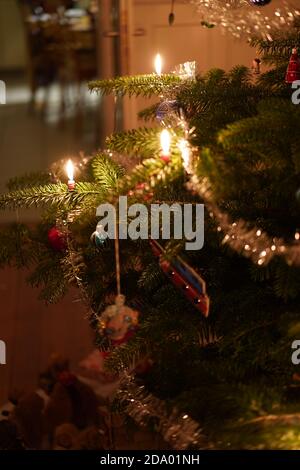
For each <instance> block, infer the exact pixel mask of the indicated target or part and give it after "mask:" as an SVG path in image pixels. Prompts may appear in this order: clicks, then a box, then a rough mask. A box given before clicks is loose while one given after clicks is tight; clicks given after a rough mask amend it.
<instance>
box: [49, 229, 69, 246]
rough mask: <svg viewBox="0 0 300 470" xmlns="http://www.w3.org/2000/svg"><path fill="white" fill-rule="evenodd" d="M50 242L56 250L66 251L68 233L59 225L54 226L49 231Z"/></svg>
mask: <svg viewBox="0 0 300 470" xmlns="http://www.w3.org/2000/svg"><path fill="white" fill-rule="evenodd" d="M48 242H49V245H50V246H51V248H53V250H55V251H65V250H66V248H67V241H66V234H65V233H64V232H62V231H61V230H59V229H58V228H57V227H52V228H50V230H49V231H48Z"/></svg>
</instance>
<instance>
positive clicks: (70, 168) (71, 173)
mask: <svg viewBox="0 0 300 470" xmlns="http://www.w3.org/2000/svg"><path fill="white" fill-rule="evenodd" d="M66 172H67V176H68V190H69V191H73V190H74V189H75V180H74V165H73V162H72V160H68V163H67V165H66Z"/></svg>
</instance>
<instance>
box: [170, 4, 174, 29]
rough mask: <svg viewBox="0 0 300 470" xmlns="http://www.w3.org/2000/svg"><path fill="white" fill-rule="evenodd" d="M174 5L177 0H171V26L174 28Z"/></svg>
mask: <svg viewBox="0 0 300 470" xmlns="http://www.w3.org/2000/svg"><path fill="white" fill-rule="evenodd" d="M174 3H175V0H171V11H170V14H169V26H172V24H173V23H174V21H175V14H174Z"/></svg>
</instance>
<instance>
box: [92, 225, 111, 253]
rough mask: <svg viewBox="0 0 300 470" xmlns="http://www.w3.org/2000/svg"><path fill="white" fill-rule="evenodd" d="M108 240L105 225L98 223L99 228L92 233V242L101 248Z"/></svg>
mask: <svg viewBox="0 0 300 470" xmlns="http://www.w3.org/2000/svg"><path fill="white" fill-rule="evenodd" d="M106 240H107V233H106V232H105V231H104V227H103V225H99V224H98V225H97V230H95V232H94V233H92V235H91V242H92V243H93V244H94V245H95V246H96V247H97V248H101V247H102V246H103V245H104V243H105V242H106Z"/></svg>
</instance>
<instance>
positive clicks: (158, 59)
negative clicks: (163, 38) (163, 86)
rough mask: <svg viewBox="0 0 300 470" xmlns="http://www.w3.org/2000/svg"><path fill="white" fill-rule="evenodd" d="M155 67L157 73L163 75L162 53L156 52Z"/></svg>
mask: <svg viewBox="0 0 300 470" xmlns="http://www.w3.org/2000/svg"><path fill="white" fill-rule="evenodd" d="M154 68H155V73H156V74H157V75H161V71H162V59H161V55H160V54H156V56H155V60H154Z"/></svg>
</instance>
